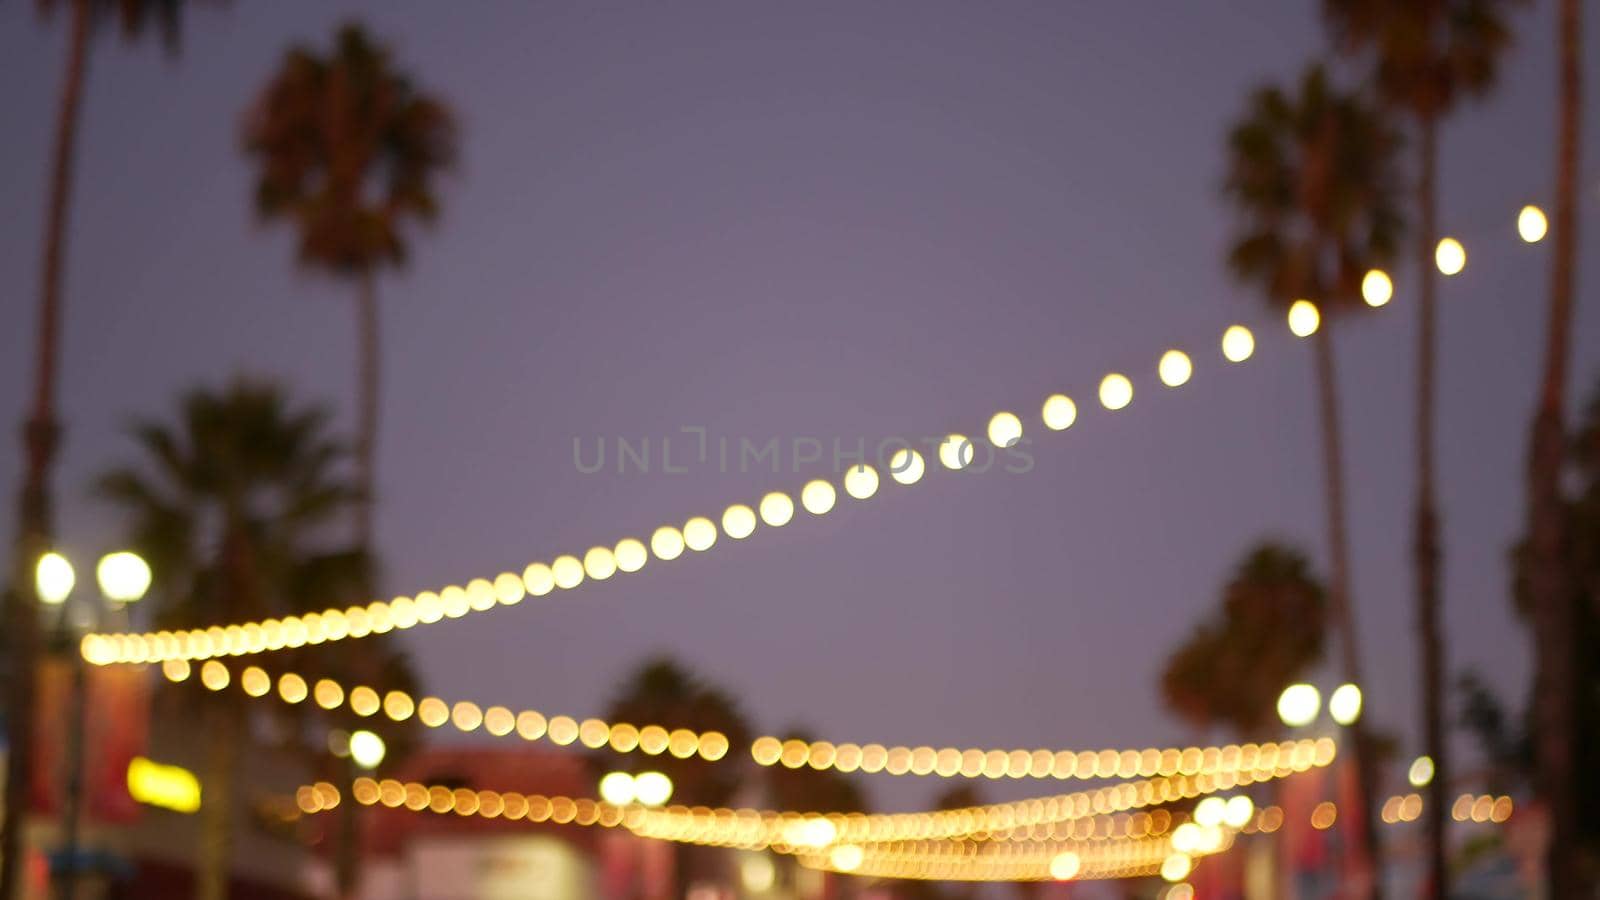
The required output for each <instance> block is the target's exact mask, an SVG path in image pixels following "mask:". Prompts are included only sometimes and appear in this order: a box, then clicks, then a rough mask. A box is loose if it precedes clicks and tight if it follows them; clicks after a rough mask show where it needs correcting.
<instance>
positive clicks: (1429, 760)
mask: <svg viewBox="0 0 1600 900" xmlns="http://www.w3.org/2000/svg"><path fill="white" fill-rule="evenodd" d="M1406 778H1407V780H1409V781H1410V782H1411V786H1412V787H1424V786H1426V785H1427V784H1428V783H1429V782H1431V781H1433V757H1431V756H1419V757H1417V758H1416V759H1415V760H1413V761H1412V762H1411V771H1409V772H1407V773H1406Z"/></svg>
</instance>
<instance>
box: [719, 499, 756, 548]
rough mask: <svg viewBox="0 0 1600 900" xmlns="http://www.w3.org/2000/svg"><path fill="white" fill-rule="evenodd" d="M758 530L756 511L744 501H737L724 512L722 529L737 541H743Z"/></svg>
mask: <svg viewBox="0 0 1600 900" xmlns="http://www.w3.org/2000/svg"><path fill="white" fill-rule="evenodd" d="M755 530H756V511H755V510H753V509H751V508H750V507H748V506H745V505H744V504H743V503H735V504H734V505H732V506H730V507H728V509H727V510H726V511H725V512H723V514H722V531H723V533H724V534H726V535H727V536H728V537H731V538H733V539H734V540H736V541H742V540H744V539H745V538H747V537H749V536H750V535H751V534H753V533H754V532H755Z"/></svg>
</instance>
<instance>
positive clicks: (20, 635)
mask: <svg viewBox="0 0 1600 900" xmlns="http://www.w3.org/2000/svg"><path fill="white" fill-rule="evenodd" d="M61 6H67V7H68V8H69V12H68V14H69V16H70V23H69V25H68V38H67V59H66V74H65V77H63V79H62V82H61V96H60V98H59V100H58V101H57V107H56V128H55V136H54V139H53V141H52V144H51V155H50V181H49V188H48V194H47V199H46V205H45V223H44V241H43V253H42V256H41V259H40V267H39V268H40V274H39V312H38V323H37V329H38V331H37V334H36V336H35V339H34V366H33V386H32V389H31V392H30V395H31V396H30V398H29V401H28V405H27V412H26V413H25V414H24V418H23V423H22V450H23V454H22V456H23V466H22V484H21V490H20V492H19V496H18V504H17V509H18V523H17V535H16V541H17V544H16V556H15V558H14V559H13V560H12V569H11V589H10V590H8V591H6V594H5V606H6V610H5V623H6V632H7V637H8V641H7V644H8V647H9V651H10V652H9V656H10V660H11V669H12V671H11V672H10V682H9V684H10V689H9V696H8V698H7V706H6V708H7V710H8V711H9V712H10V715H9V716H8V717H7V724H6V731H7V745H8V746H9V747H10V748H11V752H10V755H9V756H8V757H7V769H6V783H7V784H14V785H15V784H28V783H30V780H31V779H32V772H33V756H34V752H33V719H34V711H33V710H34V703H33V697H34V666H35V663H36V658H37V654H38V647H37V644H38V634H37V629H38V622H37V620H36V618H35V609H36V605H35V603H34V597H33V593H32V586H33V565H34V562H35V561H36V560H37V559H38V558H39V556H40V555H41V554H43V553H44V552H45V551H47V550H49V549H50V540H51V535H52V531H53V529H52V522H51V519H52V515H51V501H50V471H51V469H52V468H53V467H54V465H55V459H56V453H57V450H58V449H59V444H60V437H61V424H60V422H59V421H58V420H57V418H56V382H57V380H58V375H59V371H60V368H61V319H62V313H61V309H62V306H63V301H62V282H63V271H62V270H63V268H64V266H65V260H66V252H67V217H68V214H69V212H70V211H71V200H72V181H73V179H72V176H73V161H74V159H75V158H76V156H77V147H78V122H79V119H80V118H81V116H82V110H83V87H84V81H85V75H86V74H87V69H88V64H89V39H90V37H91V36H92V34H93V32H94V31H95V29H96V28H98V27H100V26H101V25H103V24H104V23H105V22H106V21H107V20H111V19H115V20H116V23H117V25H118V26H119V28H120V30H121V32H122V35H123V36H124V37H125V38H127V39H128V40H136V39H138V38H139V37H141V36H142V35H143V34H144V33H145V32H146V31H147V30H148V29H149V28H150V27H151V26H152V25H154V26H155V27H157V28H159V29H160V31H161V36H162V40H163V43H164V44H165V45H166V48H167V51H168V52H169V53H176V52H177V50H178V47H179V39H180V37H181V36H182V33H183V32H182V27H181V26H182V21H183V20H182V12H183V6H184V3H183V2H182V0H38V7H39V9H40V11H41V12H43V13H44V14H45V15H47V16H48V15H52V14H54V13H55V11H56V10H57V8H59V7H61ZM26 795H27V792H26V791H9V792H7V793H6V800H5V810H4V816H3V818H0V900H10V898H11V897H12V896H13V895H14V894H15V893H16V884H17V873H19V872H21V871H22V869H23V866H22V864H21V860H22V856H21V848H22V843H21V839H22V825H23V824H24V822H25V820H26V817H27V803H26V799H27V796H26Z"/></svg>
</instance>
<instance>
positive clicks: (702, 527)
mask: <svg viewBox="0 0 1600 900" xmlns="http://www.w3.org/2000/svg"><path fill="white" fill-rule="evenodd" d="M716 542H717V526H716V525H714V524H712V522H711V520H710V519H708V518H706V517H705V516H695V517H694V518H692V519H690V520H689V521H687V522H685V523H683V543H684V545H685V546H687V547H688V548H689V549H690V550H694V551H695V552H699V551H701V550H710V549H711V545H712V544H715V543H716Z"/></svg>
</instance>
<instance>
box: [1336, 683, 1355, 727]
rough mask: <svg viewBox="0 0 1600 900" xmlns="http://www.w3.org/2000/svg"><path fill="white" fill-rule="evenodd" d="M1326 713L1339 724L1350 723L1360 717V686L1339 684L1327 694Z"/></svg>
mask: <svg viewBox="0 0 1600 900" xmlns="http://www.w3.org/2000/svg"><path fill="white" fill-rule="evenodd" d="M1328 715H1330V716H1332V717H1333V721H1335V722H1337V723H1339V724H1340V725H1350V724H1352V723H1354V722H1355V720H1356V719H1358V718H1360V717H1361V688H1359V687H1356V686H1355V685H1353V684H1341V685H1339V686H1338V687H1337V688H1335V689H1334V691H1333V693H1332V694H1329V695H1328Z"/></svg>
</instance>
